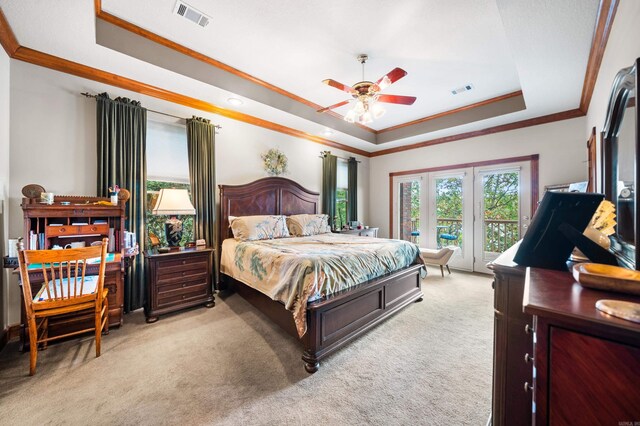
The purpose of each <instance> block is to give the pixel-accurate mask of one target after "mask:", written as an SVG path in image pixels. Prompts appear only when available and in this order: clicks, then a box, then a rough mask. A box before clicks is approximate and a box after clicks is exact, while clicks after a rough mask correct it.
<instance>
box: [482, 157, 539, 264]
mask: <svg viewBox="0 0 640 426" xmlns="http://www.w3.org/2000/svg"><path fill="white" fill-rule="evenodd" d="M512 171H517V172H518V173H519V179H518V227H519V231H520V238H522V236H523V235H524V232H525V231H526V228H527V227H528V225H529V222H530V218H531V162H530V161H521V162H516V163H509V164H497V165H493V166H483V167H476V168H474V203H473V204H474V219H475V223H474V227H473V228H474V237H473V244H474V265H473V270H474V271H476V272H482V273H485V274H492V273H493V272H492V271H491V270H490V269H489V268H487V266H486V265H487V263H489V262H491V261H493V260H495V259H496V258H497V257H498V256H499V254H496V253H489V252H485V251H484V232H485V230H484V225H485V224H484V213H483V212H484V196H483V195H484V194H483V192H484V188H483V184H482V177H483V176H484V175H487V174H493V173H507V172H512Z"/></svg>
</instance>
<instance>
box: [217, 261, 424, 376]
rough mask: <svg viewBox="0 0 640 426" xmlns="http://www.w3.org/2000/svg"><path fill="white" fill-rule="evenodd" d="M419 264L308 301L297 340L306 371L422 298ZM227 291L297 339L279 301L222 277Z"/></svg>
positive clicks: (313, 371)
mask: <svg viewBox="0 0 640 426" xmlns="http://www.w3.org/2000/svg"><path fill="white" fill-rule="evenodd" d="M420 268H421V265H412V266H409V267H408V268H405V269H402V270H400V271H397V272H394V273H393V274H389V275H385V276H382V277H380V278H376V279H373V280H370V281H367V282H366V283H363V284H360V285H358V286H356V287H353V288H350V289H348V290H344V291H342V292H339V293H336V294H333V295H331V296H329V297H327V298H325V299H322V300H318V301H315V302H312V303H310V304H309V305H308V307H307V333H306V334H305V335H304V336H303V337H302V339H301V342H302V344H303V346H304V352H303V354H302V359H303V361H304V363H305V369H306V370H307V371H308V372H309V373H315V372H316V371H318V367H319V366H320V360H321V359H322V358H324V357H326V356H327V355H329V354H331V353H333V352H334V351H336V350H338V349H339V348H341V347H342V346H344V345H345V344H347V343H348V342H349V341H351V340H353V339H355V338H356V337H358V336H359V335H360V334H362V333H364V332H366V331H367V330H369V329H370V328H371V327H373V326H375V325H376V324H378V323H380V322H381V321H383V320H384V319H386V318H387V317H389V316H391V315H393V314H394V313H396V312H397V311H398V310H400V309H401V308H403V307H405V306H407V305H408V304H410V303H411V302H414V301H419V300H422V289H421V280H420ZM224 278H225V280H226V281H228V282H229V283H231V284H232V286H231V287H232V288H235V289H236V291H237V292H238V293H239V294H240V295H241V296H243V297H244V298H245V299H246V300H247V301H249V302H250V303H251V304H252V305H254V306H255V307H256V308H258V309H259V310H260V311H261V312H262V313H264V314H265V315H267V316H268V317H269V318H271V319H272V320H273V321H274V322H275V323H276V324H278V325H279V326H280V327H282V328H283V329H284V330H286V331H287V332H288V333H289V334H292V335H293V336H295V337H298V336H297V333H296V331H295V330H296V328H295V324H294V322H293V315H292V314H291V312H289V311H287V310H286V309H285V308H284V305H283V304H282V303H280V302H276V301H273V300H271V299H270V298H269V297H267V296H265V295H264V294H262V293H260V292H258V291H257V290H255V289H253V288H251V287H249V286H247V285H245V284H243V283H241V282H239V281H236V280H234V279H233V278H230V277H227V276H225V277H224Z"/></svg>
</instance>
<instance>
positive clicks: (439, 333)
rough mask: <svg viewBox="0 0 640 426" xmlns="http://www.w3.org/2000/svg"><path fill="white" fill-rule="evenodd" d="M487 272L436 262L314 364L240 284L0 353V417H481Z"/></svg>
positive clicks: (208, 420) (485, 395)
mask: <svg viewBox="0 0 640 426" xmlns="http://www.w3.org/2000/svg"><path fill="white" fill-rule="evenodd" d="M490 283H491V279H490V278H489V277H488V276H482V275H474V274H465V273H461V272H456V271H454V272H453V274H452V275H450V276H445V278H444V279H443V278H440V274H439V270H436V269H434V268H430V270H429V276H428V277H427V278H426V279H425V280H424V281H423V291H424V294H425V298H424V301H423V302H422V303H415V304H412V305H411V306H409V307H407V308H406V309H404V310H403V311H401V312H400V313H398V314H397V315H395V316H394V317H392V318H390V319H389V320H388V321H386V322H385V323H383V324H381V325H380V326H378V327H376V328H374V329H373V330H371V331H370V332H368V333H367V334H365V335H364V336H362V337H361V338H359V339H357V340H356V341H354V342H353V343H351V344H350V345H349V346H347V347H345V348H344V349H343V350H341V351H339V352H337V353H336V354H334V355H332V356H331V357H329V358H328V359H326V360H324V361H323V362H322V363H321V366H320V370H319V371H318V372H317V373H316V374H314V375H308V374H307V373H306V372H305V371H304V368H303V364H302V361H301V359H300V356H301V353H302V350H301V348H300V346H299V344H298V343H297V342H296V341H295V340H294V339H293V338H291V337H289V336H288V335H286V334H284V333H283V332H281V331H280V330H279V329H278V328H277V327H276V326H275V325H274V324H272V323H271V322H270V321H269V320H267V319H266V318H265V317H264V316H262V315H261V314H260V313H259V312H258V311H256V310H255V309H254V308H253V307H252V306H251V305H249V304H248V303H247V302H245V301H244V300H243V299H242V298H241V297H239V296H238V295H235V294H233V295H230V296H228V297H226V299H224V300H222V299H221V298H216V306H215V308H213V309H205V308H201V309H194V310H190V311H186V312H181V313H178V314H174V315H169V316H165V317H162V318H161V319H160V321H158V322H157V323H155V324H146V323H145V322H144V315H143V313H142V311H138V312H135V313H133V314H131V315H127V316H126V317H125V324H124V326H123V327H122V328H121V329H119V330H113V331H112V332H111V334H109V335H108V336H106V337H105V338H104V339H103V348H102V356H101V357H100V358H97V359H96V358H95V357H94V346H93V341H92V340H91V339H88V338H83V339H80V343H78V340H75V341H69V342H64V343H60V344H57V345H52V346H50V347H49V349H47V350H46V351H43V352H40V353H39V359H38V371H37V373H36V376H34V377H29V376H28V370H29V356H28V354H20V353H18V352H17V343H15V342H13V343H10V344H9V345H8V346H7V347H6V348H5V349H4V350H3V351H2V353H0V423H2V424H5V425H13V424H21V425H35V424H38V425H39V424H61V423H64V424H87V423H93V424H153V425H157V424H229V425H240V424H242V425H248V424H269V425H274V424H312V423H313V424H321V425H322V424H331V425H333V424H350V425H363V424H374V425H395V424H397V425H400V424H405V425H406V424H427V425H452V424H455V425H484V424H485V423H486V421H487V419H488V417H489V411H490V404H491V369H492V333H493V309H492V294H493V293H492V290H491V284H490Z"/></svg>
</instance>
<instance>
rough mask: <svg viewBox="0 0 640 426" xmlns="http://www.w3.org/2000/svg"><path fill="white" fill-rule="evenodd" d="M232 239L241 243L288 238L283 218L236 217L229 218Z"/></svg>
mask: <svg viewBox="0 0 640 426" xmlns="http://www.w3.org/2000/svg"><path fill="white" fill-rule="evenodd" d="M229 221H230V223H231V230H232V231H233V236H234V238H236V239H238V240H241V241H254V240H271V239H274V238H285V237H288V236H289V230H288V229H287V223H286V220H285V217H284V216H238V217H235V218H233V221H231V217H230V218H229Z"/></svg>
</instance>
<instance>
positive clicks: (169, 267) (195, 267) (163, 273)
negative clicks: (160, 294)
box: [158, 258, 209, 279]
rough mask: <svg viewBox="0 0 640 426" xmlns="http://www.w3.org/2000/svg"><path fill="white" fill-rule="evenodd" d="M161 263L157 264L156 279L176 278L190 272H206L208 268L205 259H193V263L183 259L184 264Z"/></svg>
mask: <svg viewBox="0 0 640 426" xmlns="http://www.w3.org/2000/svg"><path fill="white" fill-rule="evenodd" d="M182 262H183V261H180V262H173V261H172V262H161V263H159V264H158V278H159V279H162V278H164V277H167V276H169V277H171V276H178V275H180V274H183V273H186V274H188V273H190V272H191V271H206V270H207V269H208V267H209V262H208V259H207V258H204V259H203V258H199V259H194V260H193V262H191V261H189V260H187V259H185V260H184V262H186V263H182Z"/></svg>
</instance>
